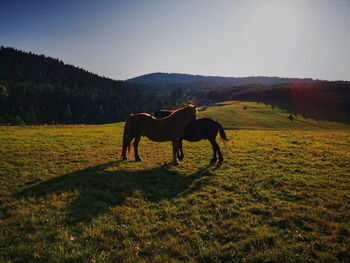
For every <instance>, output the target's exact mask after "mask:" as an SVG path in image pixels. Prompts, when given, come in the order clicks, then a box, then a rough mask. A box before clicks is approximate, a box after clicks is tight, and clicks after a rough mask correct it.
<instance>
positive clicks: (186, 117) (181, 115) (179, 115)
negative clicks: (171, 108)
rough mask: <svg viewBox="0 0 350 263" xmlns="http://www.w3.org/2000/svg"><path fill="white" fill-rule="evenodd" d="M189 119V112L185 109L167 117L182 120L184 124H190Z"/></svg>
mask: <svg viewBox="0 0 350 263" xmlns="http://www.w3.org/2000/svg"><path fill="white" fill-rule="evenodd" d="M191 117H192V116H191V112H189V111H188V109H186V108H184V109H181V110H177V111H175V112H174V113H173V114H171V115H170V116H169V118H173V119H180V120H184V121H185V123H186V124H187V123H188V122H190V120H191V119H192V118H191Z"/></svg>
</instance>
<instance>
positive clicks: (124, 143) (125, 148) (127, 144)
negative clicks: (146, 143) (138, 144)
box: [122, 135, 134, 161]
mask: <svg viewBox="0 0 350 263" xmlns="http://www.w3.org/2000/svg"><path fill="white" fill-rule="evenodd" d="M132 139H134V138H133V137H132V136H130V135H127V136H126V138H125V141H124V142H123V149H122V160H124V161H125V160H127V159H128V156H127V155H126V150H127V148H128V147H130V145H129V144H130V142H131V141H132Z"/></svg>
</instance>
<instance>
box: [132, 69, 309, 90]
mask: <svg viewBox="0 0 350 263" xmlns="http://www.w3.org/2000/svg"><path fill="white" fill-rule="evenodd" d="M127 81H128V82H135V83H140V84H144V85H147V86H150V87H152V88H156V89H159V90H165V91H169V90H172V89H175V88H183V89H185V90H188V89H192V90H196V89H201V88H207V87H230V86H238V85H244V84H264V85H273V84H279V83H301V82H303V83H306V82H313V81H314V80H312V79H310V78H305V79H298V78H279V77H263V76H254V77H240V78H237V77H219V76H201V75H190V74H178V73H151V74H146V75H142V76H139V77H135V78H132V79H129V80H127Z"/></svg>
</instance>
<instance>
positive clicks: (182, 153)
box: [177, 140, 185, 161]
mask: <svg viewBox="0 0 350 263" xmlns="http://www.w3.org/2000/svg"><path fill="white" fill-rule="evenodd" d="M184 157H185V156H184V152H183V151H182V140H180V142H179V152H178V154H177V158H178V159H179V160H180V161H182V160H183V158H184Z"/></svg>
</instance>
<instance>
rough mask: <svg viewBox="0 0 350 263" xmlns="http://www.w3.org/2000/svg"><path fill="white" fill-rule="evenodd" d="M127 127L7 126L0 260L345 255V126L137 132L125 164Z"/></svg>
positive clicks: (1, 167)
mask: <svg viewBox="0 0 350 263" xmlns="http://www.w3.org/2000/svg"><path fill="white" fill-rule="evenodd" d="M122 127H123V124H122V123H121V124H118V125H111V126H108V125H107V126H81V127H74V126H69V127H65V126H61V127H57V126H56V127H0V141H1V144H0V174H1V177H0V198H1V207H0V213H1V217H0V218H1V226H0V261H1V262H7V261H10V262H11V261H13V262H27V261H45V262H62V261H69V262H71V261H76V262H89V261H92V262H101V261H109V262H116V261H117V262H138V261H141V262H142V261H144V262H168V261H224V262H225V261H243V262H244V261H246V262H251V261H259V262H261V261H275V262H310V261H324V262H330V261H339V262H347V260H348V258H349V257H350V246H349V244H350V237H349V236H350V196H349V192H350V156H349V148H350V133H348V132H332V131H283V130H282V131H262V130H234V131H227V133H228V137H229V138H230V139H231V140H230V141H229V142H228V143H227V150H225V147H224V146H223V144H222V143H221V147H222V150H223V153H224V158H225V161H224V163H223V165H222V166H221V167H216V166H215V165H214V166H208V164H209V161H210V159H211V155H212V152H211V147H210V144H209V143H208V142H207V141H202V142H199V143H189V142H185V143H184V151H185V159H184V161H183V162H182V165H181V166H179V167H173V166H170V165H169V163H170V161H171V154H170V152H171V146H170V143H155V142H151V141H149V140H147V139H145V138H142V140H141V144H140V154H141V156H142V157H143V159H144V161H143V162H134V161H133V159H131V160H128V161H123V162H121V161H120V154H121V139H122Z"/></svg>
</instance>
